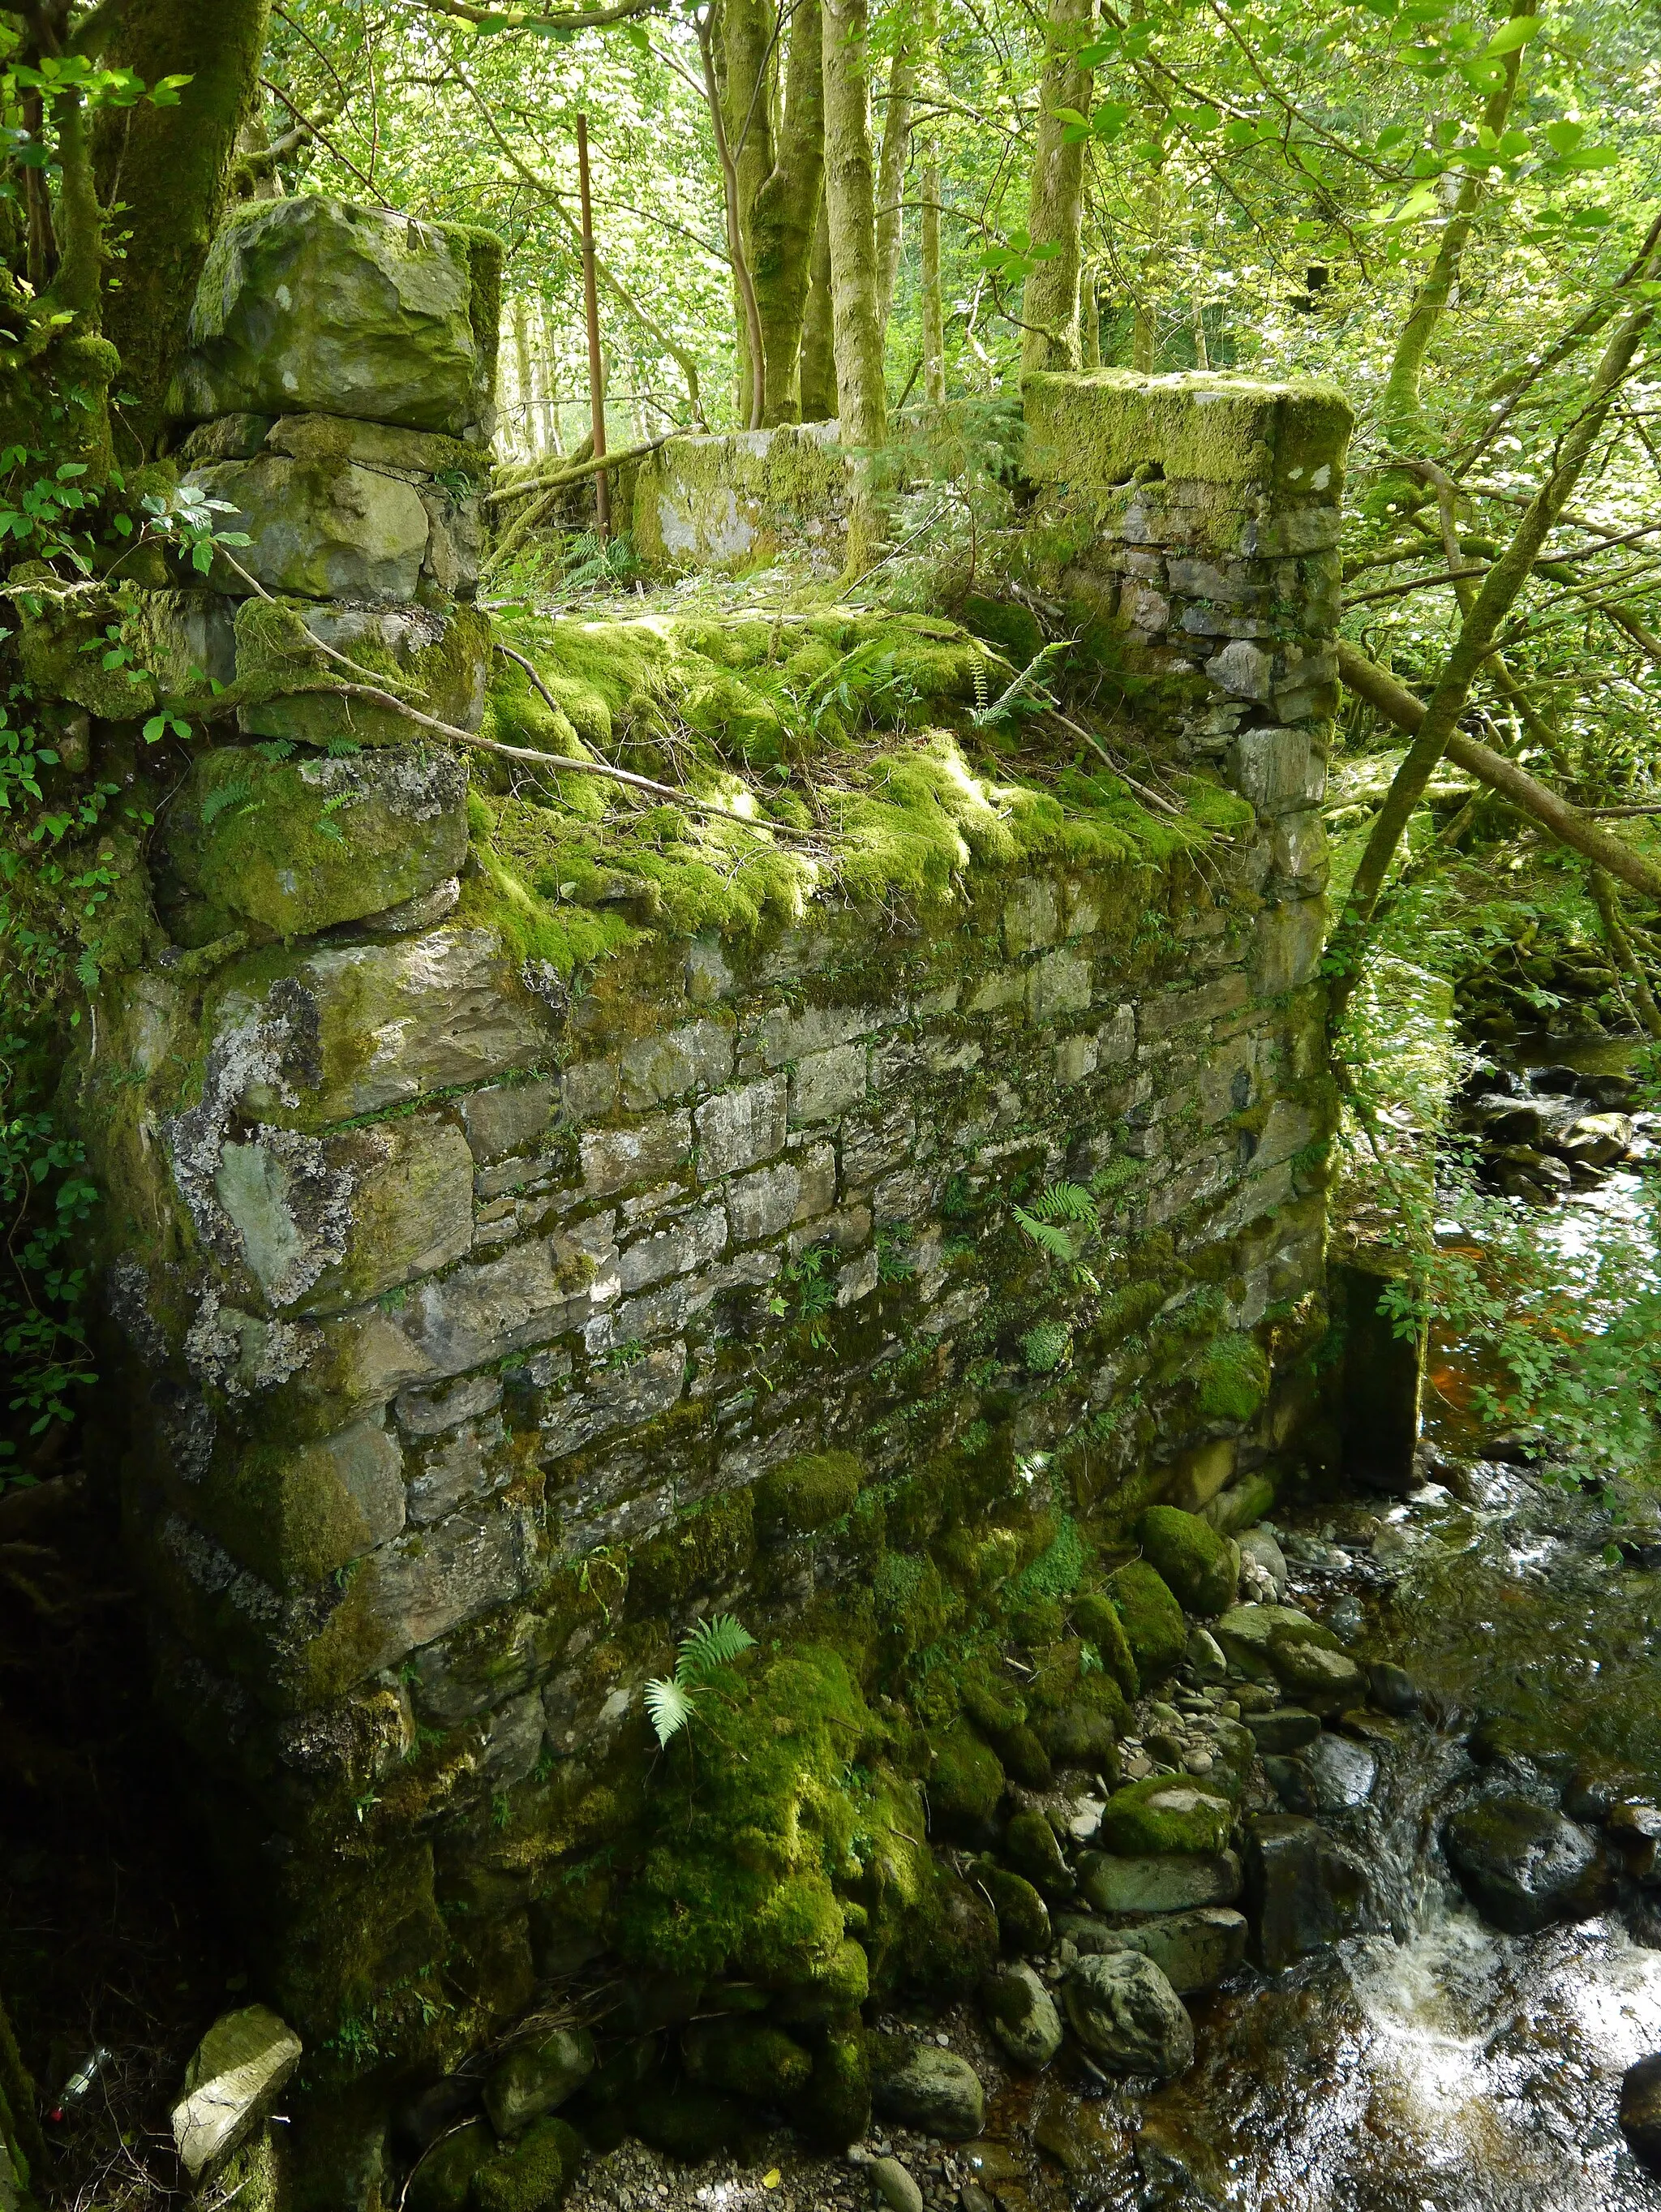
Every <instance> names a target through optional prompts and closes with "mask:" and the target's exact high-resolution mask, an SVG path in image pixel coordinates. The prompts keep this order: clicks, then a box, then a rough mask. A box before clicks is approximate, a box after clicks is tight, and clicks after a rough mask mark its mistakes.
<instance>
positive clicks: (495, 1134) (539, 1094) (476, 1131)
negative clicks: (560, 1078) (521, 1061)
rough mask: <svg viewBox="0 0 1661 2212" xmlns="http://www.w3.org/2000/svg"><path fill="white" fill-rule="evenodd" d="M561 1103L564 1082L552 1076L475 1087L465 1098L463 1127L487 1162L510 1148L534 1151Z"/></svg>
mask: <svg viewBox="0 0 1661 2212" xmlns="http://www.w3.org/2000/svg"><path fill="white" fill-rule="evenodd" d="M559 1104H560V1086H559V1085H558V1084H557V1083H556V1082H555V1081H554V1080H553V1079H552V1078H547V1079H544V1080H543V1081H542V1082H539V1083H512V1084H494V1085H492V1086H491V1087H490V1089H489V1090H488V1091H474V1092H473V1093H472V1094H471V1095H470V1097H466V1098H464V1099H463V1100H462V1102H461V1117H462V1127H464V1129H465V1130H466V1132H467V1141H468V1143H469V1144H470V1146H472V1148H473V1157H474V1158H475V1159H476V1160H477V1161H478V1162H479V1164H480V1165H481V1166H486V1165H488V1164H489V1163H491V1162H492V1161H494V1160H500V1159H506V1158H507V1156H508V1154H509V1153H510V1152H534V1151H535V1150H536V1143H537V1139H539V1138H540V1137H541V1136H542V1135H543V1133H544V1132H545V1131H546V1129H547V1127H548V1126H549V1122H550V1121H552V1120H553V1119H554V1116H555V1113H556V1112H557V1111H558V1109H559Z"/></svg>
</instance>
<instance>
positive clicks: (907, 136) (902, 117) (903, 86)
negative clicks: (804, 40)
mask: <svg viewBox="0 0 1661 2212" xmlns="http://www.w3.org/2000/svg"><path fill="white" fill-rule="evenodd" d="M916 90H917V54H916V52H915V49H914V48H913V46H912V45H911V43H910V42H909V41H907V43H906V44H905V45H902V46H900V50H899V52H897V53H896V54H895V55H894V59H893V61H892V62H891V63H890V64H889V65H888V105H887V106H886V107H885V108H884V110H883V112H882V154H881V155H880V156H879V158H878V161H877V164H876V316H877V321H878V322H879V324H880V325H881V326H882V329H883V330H884V331H887V329H888V317H889V315H890V314H891V313H893V311H894V280H895V279H896V277H897V276H899V274H900V238H901V235H902V229H903V226H902V223H901V220H900V217H901V207H900V202H901V201H902V200H903V198H904V197H905V191H906V157H907V155H908V154H909V153H910V150H911V137H912V94H914V93H915V92H916Z"/></svg>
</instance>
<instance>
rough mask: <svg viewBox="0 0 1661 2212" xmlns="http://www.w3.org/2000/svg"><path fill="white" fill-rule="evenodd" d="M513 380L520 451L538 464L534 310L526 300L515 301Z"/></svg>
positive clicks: (539, 451)
mask: <svg viewBox="0 0 1661 2212" xmlns="http://www.w3.org/2000/svg"><path fill="white" fill-rule="evenodd" d="M513 377H514V381H515V382H516V384H517V385H518V403H519V404H518V417H519V436H518V444H519V449H520V451H521V452H522V453H523V454H524V457H525V459H527V460H532V461H534V460H535V459H536V457H537V455H538V454H539V453H541V451H542V447H540V445H538V443H537V441H536V393H535V392H534V390H533V388H532V386H531V377H530V309H529V308H528V307H526V306H525V303H524V301H523V300H515V301H514V302H513Z"/></svg>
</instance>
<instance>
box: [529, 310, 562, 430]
mask: <svg viewBox="0 0 1661 2212" xmlns="http://www.w3.org/2000/svg"><path fill="white" fill-rule="evenodd" d="M536 326H537V329H538V331H540V332H541V335H542V343H541V345H540V346H539V347H538V348H537V349H536V357H537V359H538V361H539V362H541V364H542V387H543V451H544V452H545V453H558V454H563V453H564V452H565V440H564V439H563V438H562V437H561V435H560V353H559V348H558V347H557V346H556V345H555V343H554V319H553V317H552V316H551V315H550V314H549V311H548V301H546V300H545V299H544V300H541V301H538V302H537V307H536Z"/></svg>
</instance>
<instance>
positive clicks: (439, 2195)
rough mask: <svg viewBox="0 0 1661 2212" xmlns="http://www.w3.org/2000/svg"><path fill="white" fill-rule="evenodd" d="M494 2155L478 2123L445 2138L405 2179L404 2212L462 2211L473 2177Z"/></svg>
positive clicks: (489, 2135) (491, 2139)
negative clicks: (406, 2184) (406, 2211)
mask: <svg viewBox="0 0 1661 2212" xmlns="http://www.w3.org/2000/svg"><path fill="white" fill-rule="evenodd" d="M495 2155H496V2138H495V2136H494V2135H493V2134H492V2133H491V2131H490V2130H489V2129H488V2127H487V2126H486V2125H485V2124H484V2122H483V2121H482V2120H473V2121H470V2123H469V2124H468V2125H467V2126H466V2127H464V2128H458V2130H456V2132H455V2133H454V2134H453V2135H448V2136H444V2137H442V2138H441V2139H440V2141H439V2142H435V2143H434V2144H433V2148H431V2149H430V2150H429V2151H427V2154H425V2156H424V2157H423V2158H422V2160H421V2163H420V2165H419V2166H416V2168H415V2172H413V2173H412V2174H411V2175H410V2177H409V2188H408V2189H407V2190H406V2191H405V2192H404V2200H403V2201H404V2203H405V2205H406V2206H407V2207H408V2212H464V2207H465V2205H466V2203H467V2197H468V2191H469V2189H470V2186H471V2185H472V2180H473V2176H474V2175H475V2174H476V2172H478V2170H479V2168H480V2167H481V2166H483V2165H484V2164H485V2163H486V2161H487V2160H489V2159H493V2158H494V2156H495Z"/></svg>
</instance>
